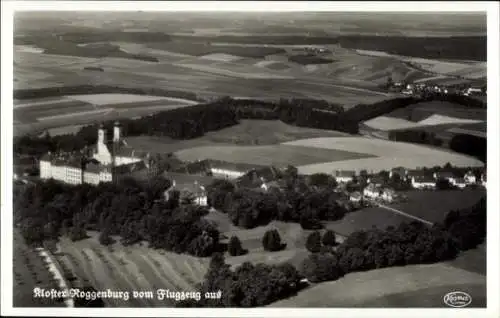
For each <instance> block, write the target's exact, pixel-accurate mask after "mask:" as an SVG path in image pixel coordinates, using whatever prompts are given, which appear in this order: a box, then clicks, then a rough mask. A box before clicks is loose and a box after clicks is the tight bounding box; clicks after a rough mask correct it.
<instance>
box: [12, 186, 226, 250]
mask: <svg viewBox="0 0 500 318" xmlns="http://www.w3.org/2000/svg"><path fill="white" fill-rule="evenodd" d="M170 184H171V183H170V181H169V180H168V179H165V178H162V177H156V178H153V179H150V180H149V181H146V182H138V181H136V180H134V179H130V178H129V179H127V178H125V179H123V180H122V181H121V182H120V183H118V184H112V183H101V184H99V185H97V186H91V185H88V184H82V185H76V186H73V185H68V184H64V183H60V182H57V181H54V180H52V179H51V180H47V181H38V182H36V183H35V184H27V185H25V184H18V183H15V184H14V193H13V195H14V225H15V226H16V227H18V228H19V229H20V231H21V234H22V235H23V237H24V238H25V240H26V242H27V243H28V244H30V245H41V244H43V242H44V241H46V240H57V239H58V238H59V237H60V236H61V235H67V236H68V237H69V238H70V239H72V240H73V241H77V240H81V239H84V238H86V237H87V231H88V230H97V231H100V236H99V241H100V242H101V244H103V245H109V244H112V243H113V239H112V237H113V236H120V237H121V242H122V243H123V244H125V245H129V244H134V243H138V242H141V241H148V242H149V244H150V246H151V247H153V248H162V249H165V250H168V251H173V252H176V253H189V254H192V255H195V256H201V257H205V256H209V255H211V254H212V253H213V252H215V251H217V250H218V248H219V247H220V244H219V231H218V230H217V228H216V227H215V226H214V225H213V224H211V223H210V222H208V221H206V220H205V219H204V218H203V216H204V215H206V214H207V213H208V209H206V208H203V207H199V206H197V205H194V204H193V203H192V199H191V198H187V197H184V198H182V197H181V194H180V193H179V192H176V191H174V192H172V193H171V194H170V196H169V199H168V201H165V200H164V191H165V189H167V188H168V187H169V186H170ZM180 198H181V199H182V200H179V199H180Z"/></svg>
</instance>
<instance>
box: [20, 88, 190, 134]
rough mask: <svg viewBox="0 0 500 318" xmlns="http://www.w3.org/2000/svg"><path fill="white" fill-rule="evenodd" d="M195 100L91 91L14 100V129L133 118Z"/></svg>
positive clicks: (22, 131)
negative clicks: (53, 96)
mask: <svg viewBox="0 0 500 318" xmlns="http://www.w3.org/2000/svg"><path fill="white" fill-rule="evenodd" d="M193 104H195V102H193V101H190V100H185V99H179V98H168V97H159V96H147V95H132V94H93V95H74V96H62V97H57V98H44V99H40V100H22V101H15V102H14V120H15V124H16V125H15V130H14V131H15V133H16V134H22V133H26V132H32V131H36V130H42V129H47V128H56V127H62V126H67V125H71V126H73V125H78V124H88V123H92V122H95V121H96V120H97V121H102V120H110V119H119V118H134V117H137V116H144V115H149V114H151V113H154V112H158V111H162V110H166V109H175V108H178V107H186V106H190V105H193Z"/></svg>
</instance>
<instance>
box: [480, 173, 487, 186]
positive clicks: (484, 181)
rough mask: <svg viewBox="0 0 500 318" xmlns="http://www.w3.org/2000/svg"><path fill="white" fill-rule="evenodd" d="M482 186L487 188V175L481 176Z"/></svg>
mask: <svg viewBox="0 0 500 318" xmlns="http://www.w3.org/2000/svg"><path fill="white" fill-rule="evenodd" d="M481 185H482V186H483V187H485V188H486V173H482V174H481Z"/></svg>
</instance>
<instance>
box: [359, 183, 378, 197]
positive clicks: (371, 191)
mask: <svg viewBox="0 0 500 318" xmlns="http://www.w3.org/2000/svg"><path fill="white" fill-rule="evenodd" d="M380 192H381V191H380V188H379V187H375V186H373V185H372V184H370V185H368V186H367V187H366V188H365V189H364V190H363V195H364V196H365V197H367V198H370V199H375V198H378V197H379V196H380Z"/></svg>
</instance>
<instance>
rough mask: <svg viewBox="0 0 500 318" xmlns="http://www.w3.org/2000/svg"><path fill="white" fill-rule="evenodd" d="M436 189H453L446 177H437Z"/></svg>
mask: <svg viewBox="0 0 500 318" xmlns="http://www.w3.org/2000/svg"><path fill="white" fill-rule="evenodd" d="M436 189H438V190H449V189H453V185H452V184H451V183H450V181H448V179H438V180H437V181H436Z"/></svg>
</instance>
